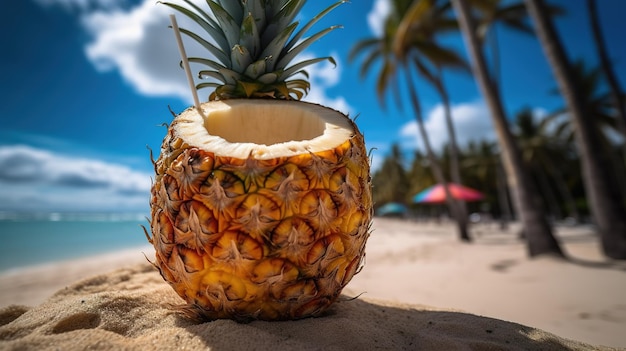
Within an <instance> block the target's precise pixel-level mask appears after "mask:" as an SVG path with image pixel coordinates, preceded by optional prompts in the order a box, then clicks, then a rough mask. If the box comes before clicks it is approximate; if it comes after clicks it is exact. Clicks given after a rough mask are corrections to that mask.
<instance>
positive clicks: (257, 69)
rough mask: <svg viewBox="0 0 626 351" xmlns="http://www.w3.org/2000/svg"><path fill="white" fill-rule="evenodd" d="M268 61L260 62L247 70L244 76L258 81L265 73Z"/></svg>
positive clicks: (262, 60)
mask: <svg viewBox="0 0 626 351" xmlns="http://www.w3.org/2000/svg"><path fill="white" fill-rule="evenodd" d="M266 61H267V60H266V59H264V58H263V59H261V60H258V61H256V62H254V63H252V64H251V65H249V66H248V68H246V71H245V72H244V74H245V75H246V76H247V77H249V78H252V79H257V78H258V77H259V76H260V75H261V74H263V73H265V72H266V71H265V67H266Z"/></svg>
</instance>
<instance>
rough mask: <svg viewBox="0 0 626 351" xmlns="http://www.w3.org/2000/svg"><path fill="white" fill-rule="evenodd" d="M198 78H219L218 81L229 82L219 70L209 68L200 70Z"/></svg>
mask: <svg viewBox="0 0 626 351" xmlns="http://www.w3.org/2000/svg"><path fill="white" fill-rule="evenodd" d="M198 78H201V79H206V78H213V79H217V80H218V81H220V82H222V83H228V82H227V80H226V77H224V76H223V75H221V74H220V73H219V72H215V71H209V70H204V71H200V72H198Z"/></svg>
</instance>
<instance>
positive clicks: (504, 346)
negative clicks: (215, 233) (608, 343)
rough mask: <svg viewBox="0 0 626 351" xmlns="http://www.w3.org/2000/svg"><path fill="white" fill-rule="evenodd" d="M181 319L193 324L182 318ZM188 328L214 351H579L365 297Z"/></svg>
mask: <svg viewBox="0 0 626 351" xmlns="http://www.w3.org/2000/svg"><path fill="white" fill-rule="evenodd" d="M179 322H180V324H182V325H185V324H188V323H189V321H188V320H184V319H182V317H181V320H179ZM182 325H181V326H182ZM184 329H186V330H187V331H188V332H190V333H192V334H196V335H197V336H199V337H200V338H201V339H202V340H203V342H204V343H205V344H206V346H207V347H208V348H210V349H211V350H215V351H224V350H252V349H254V350H574V349H579V348H576V347H572V343H571V342H570V341H569V340H566V339H561V338H559V337H557V336H555V335H552V334H549V333H546V332H543V331H538V330H536V329H534V328H530V327H526V326H523V325H520V324H516V323H511V322H506V321H502V320H498V319H493V318H487V317H481V316H476V315H472V314H467V313H461V312H448V311H434V310H428V309H421V308H420V307H409V306H389V305H386V304H384V303H378V302H373V301H364V300H345V301H341V302H338V303H336V304H335V305H334V306H333V307H332V308H331V310H330V311H329V312H328V313H326V315H324V316H322V317H317V318H307V319H302V320H298V321H285V322H265V321H254V322H250V323H247V324H239V323H236V322H234V321H230V320H217V321H211V322H205V323H202V324H196V325H186V326H184ZM575 344H576V345H578V347H580V346H582V344H580V343H575ZM587 346H588V347H591V346H589V345H587Z"/></svg>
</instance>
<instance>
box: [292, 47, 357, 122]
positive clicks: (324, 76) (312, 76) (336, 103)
mask: <svg viewBox="0 0 626 351" xmlns="http://www.w3.org/2000/svg"><path fill="white" fill-rule="evenodd" d="M330 55H331V56H332V57H334V58H335V61H336V63H337V67H335V66H334V65H333V64H332V63H330V62H328V61H324V62H320V63H317V64H315V65H311V66H308V67H307V68H306V69H305V70H306V71H307V72H308V73H309V82H310V83H311V90H310V91H309V94H308V95H307V96H306V97H305V98H304V99H303V100H304V101H309V102H314V103H316V104H320V105H324V106H327V107H330V108H333V109H335V110H337V111H340V112H343V113H345V114H349V113H350V112H351V111H352V108H351V107H350V105H349V104H348V102H347V101H346V99H345V98H344V97H343V96H336V97H330V96H328V94H327V89H328V88H332V87H333V86H335V85H337V84H338V83H339V80H340V78H341V67H342V66H341V60H339V55H338V54H337V53H335V52H333V53H331V54H330ZM314 57H315V56H314V55H311V54H308V53H303V54H301V55H299V56H298V59H299V60H302V61H304V60H308V59H312V58H314Z"/></svg>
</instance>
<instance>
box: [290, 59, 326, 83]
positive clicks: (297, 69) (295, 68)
mask: <svg viewBox="0 0 626 351" xmlns="http://www.w3.org/2000/svg"><path fill="white" fill-rule="evenodd" d="M325 60H328V61H329V62H330V63H332V64H333V66H335V67H337V62H336V61H335V59H334V58H332V56H327V57H318V58H314V59H310V60H306V61H302V62H298V63H296V64H295V65H293V66H291V67H289V68H287V69H286V70H284V71H283V72H282V73H281V78H282V77H285V78H283V80H285V79H287V78H288V77H291V76H293V75H295V74H296V73H300V71H301V70H302V69H303V68H304V67H306V66H309V65H312V64H315V63H318V62H321V61H325ZM307 76H308V73H307Z"/></svg>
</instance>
